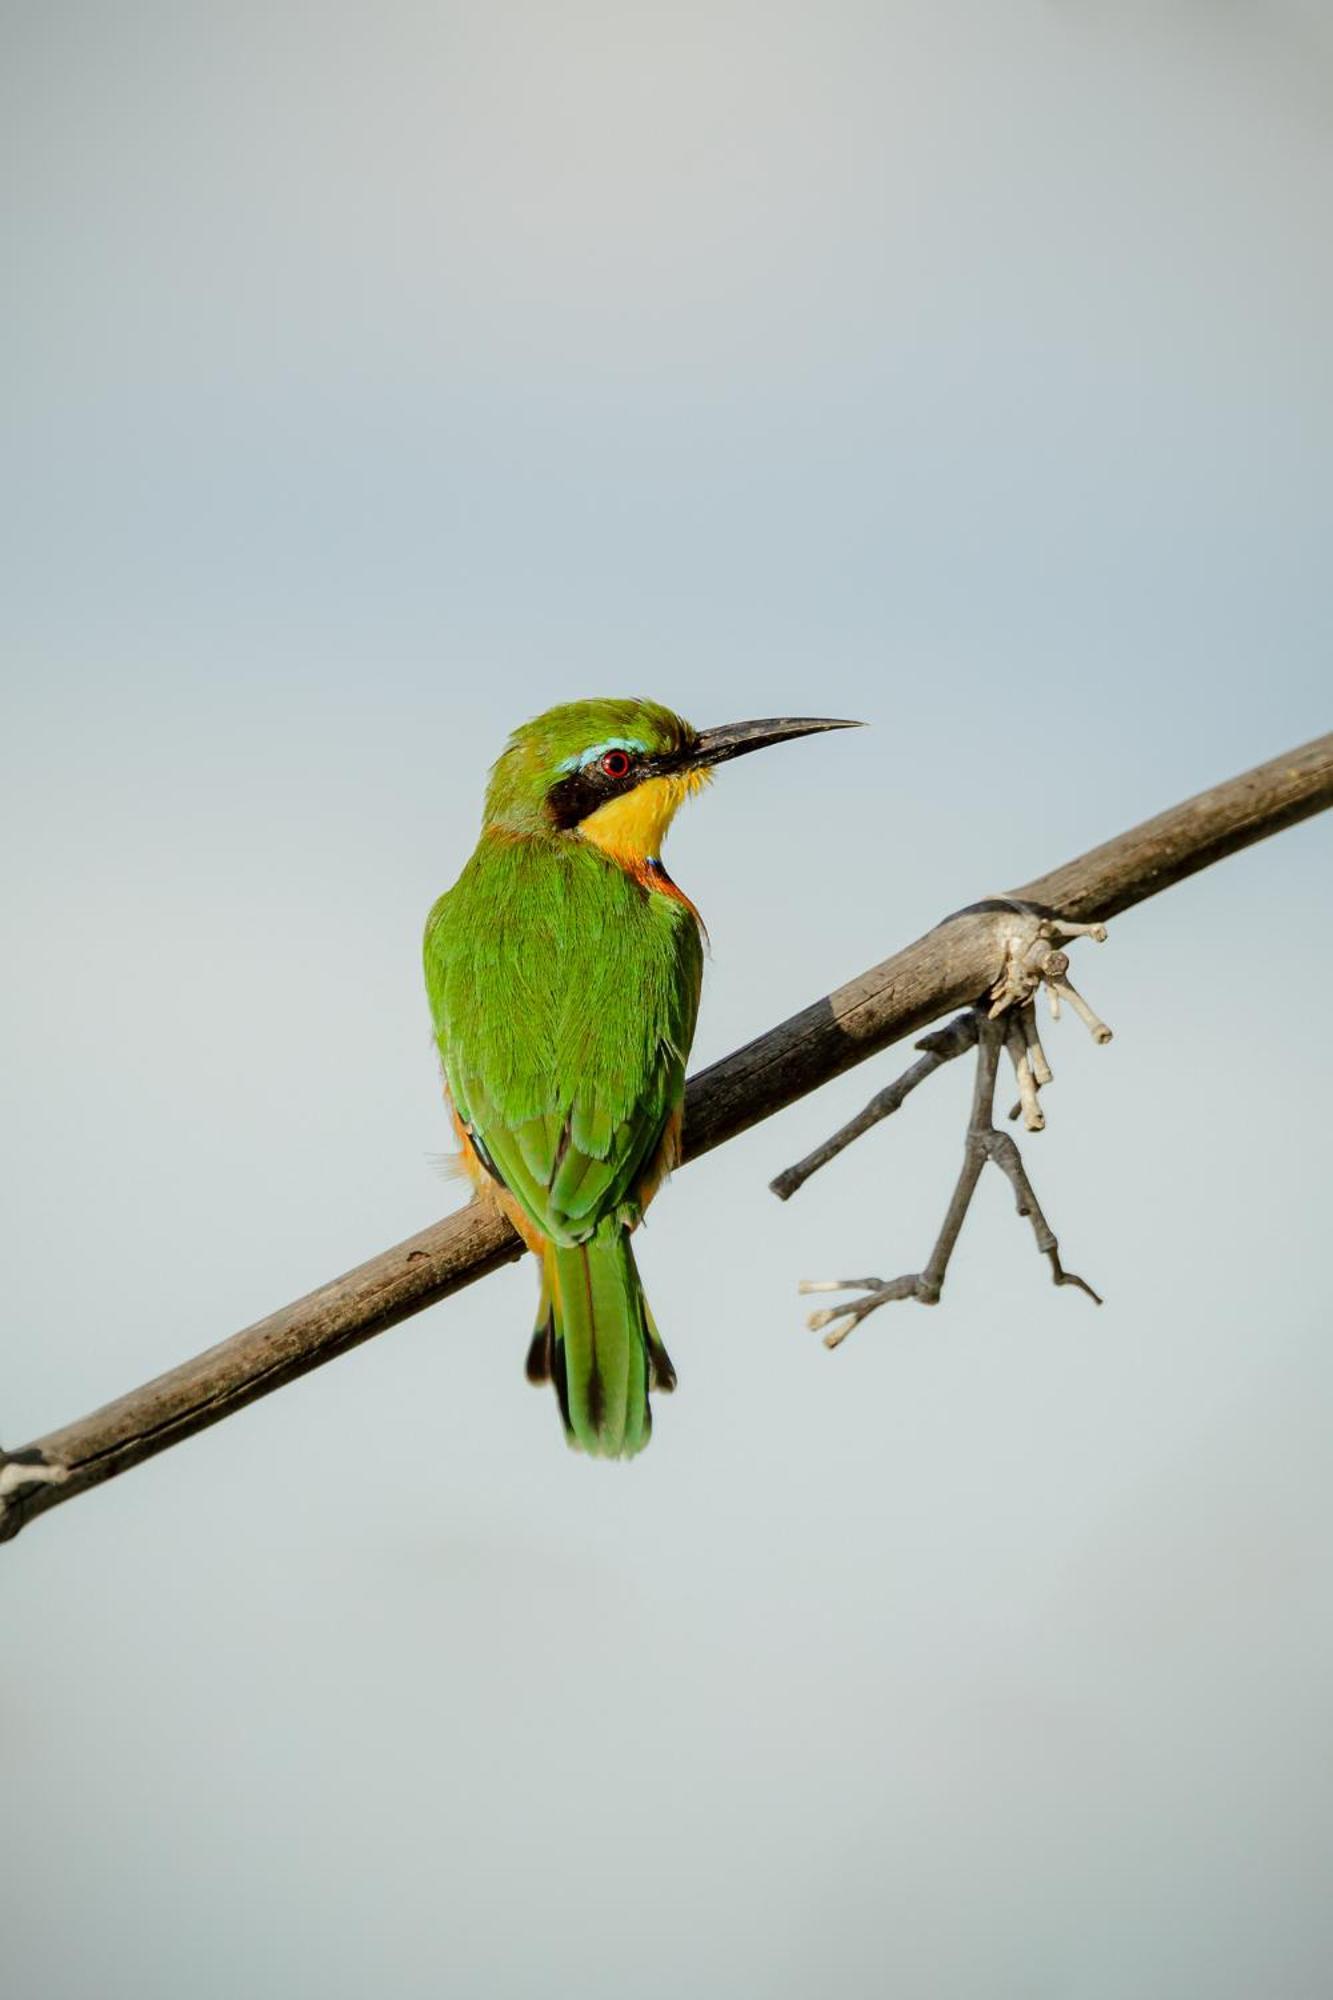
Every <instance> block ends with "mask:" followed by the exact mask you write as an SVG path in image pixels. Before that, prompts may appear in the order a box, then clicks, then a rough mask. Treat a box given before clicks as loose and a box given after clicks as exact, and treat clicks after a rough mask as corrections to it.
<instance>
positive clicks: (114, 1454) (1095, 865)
mask: <svg viewBox="0 0 1333 2000" xmlns="http://www.w3.org/2000/svg"><path fill="white" fill-rule="evenodd" d="M1329 805H1333V734H1330V735H1328V736H1323V737H1320V738H1318V739H1317V740H1316V741H1314V742H1312V743H1307V744H1305V745H1304V746H1302V747H1301V748H1300V749H1297V750H1293V751H1291V752H1289V753H1288V754H1287V755H1286V756H1282V757H1276V758H1274V759H1272V760H1271V762H1269V763H1267V764H1261V765H1259V766H1258V767H1257V769H1255V770H1253V771H1247V772H1246V773H1244V774H1243V775H1242V776H1240V777H1237V778H1232V779H1230V780H1228V782H1227V783H1225V784H1222V785H1217V786H1215V787H1214V788H1213V789H1212V790H1211V791H1207V792H1202V793H1200V794H1199V795H1198V797H1196V798H1193V799H1188V800H1186V801H1185V802H1184V803H1183V804H1181V805H1177V806H1173V807H1172V808H1171V809H1170V810H1169V811H1167V812H1164V813H1160V814H1158V816H1157V817H1156V818H1155V819H1151V820H1146V821H1144V823H1143V824H1142V825H1141V826H1137V827H1134V828H1132V829H1131V830H1130V831H1129V832H1128V833H1123V834H1120V835H1119V836H1118V837H1117V838H1116V839H1114V840H1110V841H1107V842H1106V843H1105V845H1104V846H1102V847H1097V848H1094V849H1093V850H1092V851H1091V852H1090V853H1088V854H1084V855H1081V856H1080V857H1079V858H1078V859H1077V860H1074V861H1070V862H1066V863H1065V864H1064V866H1063V867H1060V868H1057V869H1054V870H1053V871H1052V872H1051V873H1050V874H1048V875H1043V876H1040V877H1038V879H1037V880H1036V881H1033V882H1029V883H1026V884H1025V885H1024V886H1023V887H1022V888H1020V889H1018V890H1016V891H1014V892H1013V894H1012V895H1011V896H1009V897H1000V898H994V899H991V900H988V901H982V902H979V903H975V904H973V905H971V906H970V907H969V908H968V909H966V910H961V911H959V912H958V913H957V914H956V915H954V916H952V917H948V918H946V919H945V921H944V922H943V923H941V924H939V925H938V926H937V927H936V928H935V929H934V930H933V931H930V932H929V933H928V934H927V935H926V936H925V937H922V938H918V939H917V940H916V942H915V943H914V944H910V945H908V946H907V947H906V949H905V950H903V951H900V952H897V953H895V954H894V956H893V957H892V958H888V959H885V960H884V962H883V963H882V964H880V965H877V966H874V967H872V968H871V969H870V970H869V971H868V972H864V973H862V974H861V975H860V976H859V977H858V978H856V979H853V980H851V981H850V982H849V983H848V984H847V985H845V986H842V987H839V988H838V989H837V991H836V992H833V993H830V994H828V995H826V996H825V998H824V999H822V1000H817V1001H815V1002H814V1004H813V1005H812V1006H809V1007H807V1008H805V1009H804V1010H803V1011H802V1012H801V1013H799V1014H796V1015H793V1016H792V1018H791V1019H790V1020H787V1021H783V1022H781V1023H780V1024H779V1025H778V1026H777V1027H775V1028H771V1029H770V1030H769V1031H768V1032H767V1033H766V1034H763V1035H760V1036H759V1037H758V1038H757V1039H756V1040H755V1041H753V1042H750V1043H747V1045H746V1046H745V1047H744V1048H742V1049H738V1050H737V1051H736V1052H735V1053H734V1054H733V1055H730V1056H727V1057H726V1058H725V1059H724V1060H723V1061H721V1062H719V1063H714V1064H713V1065H712V1067H711V1068H710V1069H707V1070H705V1071H703V1072H702V1074H700V1075H699V1076H696V1077H695V1078H693V1079H692V1081H691V1083H690V1086H689V1091H688V1094H687V1098H686V1116H685V1153H686V1157H687V1158H689V1159H695V1158H698V1156H699V1155H700V1154H702V1153H706V1152H709V1151H711V1150H712V1148H713V1147H714V1146H719V1145H721V1144H723V1143H724V1141H726V1140H727V1139H730V1138H732V1137H734V1136H735V1134H736V1133H738V1132H742V1131H744V1130H746V1128H747V1127H749V1126H751V1125H754V1124H756V1123H758V1121H759V1120H760V1119H762V1118H767V1117H771V1116H772V1114H773V1113H774V1112H775V1111H780V1110H781V1109H783V1107H784V1106H786V1105H788V1104H791V1103H793V1102H794V1101H795V1100H796V1099H797V1098H798V1097H802V1096H804V1095H805V1094H806V1093H807V1092H808V1091H811V1090H814V1089H816V1088H817V1087H818V1086H819V1085H820V1084H822V1083H827V1082H828V1081H829V1080H830V1079H831V1078H833V1077H835V1076H839V1075H841V1074H842V1073H843V1071H844V1070H847V1069H850V1068H851V1067H852V1066H853V1064H855V1063H858V1062H863V1061H864V1060H865V1059H866V1057H867V1056H871V1055H874V1054H876V1053H877V1052H878V1051H879V1050H880V1049H883V1048H887V1047H888V1046H889V1044H890V1043H892V1042H896V1041H899V1040H900V1039H902V1037H904V1036H906V1035H911V1034H915V1033H917V1032H918V1031H919V1030H920V1029H922V1028H923V1027H926V1026H927V1025H928V1024H929V1023H930V1022H931V1021H934V1020H937V1019H938V1018H939V1016H940V1015H941V1014H945V1013H951V1012H953V1011H954V1010H955V1009H957V1008H959V1007H962V1006H971V1005H972V1004H973V1003H974V1002H975V1001H976V1000H977V999H978V998H979V996H980V995H982V994H984V993H986V992H987V991H988V990H989V989H990V988H991V987H992V986H993V985H994V983H995V981H996V979H997V978H998V977H999V976H1001V974H1002V972H1003V969H1004V967H1005V964H1006V962H1007V958H1008V955H1009V953H1010V949H1011V944H1012V942H1013V941H1014V939H1015V936H1016V934H1019V935H1021V936H1022V937H1023V938H1024V940H1025V942H1026V940H1027V938H1028V936H1029V935H1030V932H1029V930H1028V929H1027V928H1026V927H1025V925H1026V919H1025V918H1024V917H1023V916H1020V915H1019V914H1018V913H1017V912H1016V910H1015V905H1016V904H1019V905H1026V906H1027V907H1028V909H1029V910H1032V911H1036V912H1039V913H1044V914H1048V915H1051V916H1059V917H1060V918H1062V919H1064V920H1066V921H1068V922H1076V923H1077V922H1082V923H1097V922H1101V921H1104V920H1105V919H1106V918H1108V917H1112V916H1115V915H1116V914H1117V913H1118V912H1119V911H1121V910H1126V909H1129V908H1130V907H1131V906H1132V905H1133V904H1135V903H1139V902H1142V901H1143V900H1144V899H1145V898H1146V897H1148V896H1152V895H1156V894H1157V893H1158V891H1159V890H1162V889H1167V888H1170V887H1171V885H1172V884H1173V883H1175V882H1179V881H1181V880H1183V878H1184V877H1185V876H1187V875H1192V874H1194V873H1196V872H1197V871H1198V870H1199V869H1201V868H1206V867H1208V866H1210V865H1211V863H1213V862H1214V861H1219V860H1221V859H1222V858H1223V857H1224V856H1225V855H1228V854H1233V853H1235V852H1236V850H1237V849H1238V848H1241V847H1247V846H1249V845H1250V844H1251V843H1252V842H1254V841H1257V840H1262V839H1264V838H1265V836H1266V835H1268V834H1271V833H1276V832H1278V831H1279V830H1280V829H1281V828H1282V827H1286V826H1291V825H1293V824H1294V823H1295V822H1296V821H1298V820H1301V819H1306V818H1308V817H1309V816H1310V815H1311V814H1313V813H1317V812H1322V811H1323V810H1324V809H1325V808H1327V807H1328V806H1329ZM1034 1220H1035V1218H1034ZM521 1254H522V1249H521V1245H520V1243H519V1241H518V1239H517V1237H516V1236H515V1235H514V1233H513V1231H512V1230H511V1229H510V1228H509V1225H508V1223H506V1222H505V1221H504V1220H503V1219H502V1218H501V1217H500V1216H499V1215H498V1214H497V1213H495V1212H494V1211H493V1210H492V1209H491V1208H490V1207H489V1206H486V1205H483V1204H480V1203H476V1202H474V1203H472V1204H470V1205H469V1206H468V1207H467V1208H465V1209H463V1210H461V1211H460V1212H459V1213H457V1214H454V1215H450V1216H446V1217H445V1218H444V1220H443V1221H441V1222H437V1223H434V1224H433V1225H432V1226H431V1227H430V1228H429V1229H423V1230H422V1231H421V1232H420V1233H419V1234H418V1235H416V1236H413V1237H410V1238H409V1239H408V1240H407V1241H406V1242H405V1243H400V1244H397V1245H396V1246H395V1247H394V1248H393V1249H391V1250H386V1251H383V1252H382V1253H381V1254H380V1255H379V1256H377V1257H372V1258H371V1259H370V1261H369V1262H368V1263H365V1264H361V1265H358V1266H357V1268H356V1269H355V1270H353V1271H349V1272H348V1273H347V1274H346V1275H345V1276H344V1277H341V1278H335V1279H334V1280H333V1281H332V1282H331V1283H329V1284H326V1285H322V1286H321V1287H320V1288H319V1289H318V1290H317V1291H315V1292H311V1293H310V1294H309V1295H308V1296H307V1297H306V1298H304V1299H300V1300H298V1301H297V1302H296V1303H295V1304H294V1305H290V1306H285V1307H283V1308H282V1309H281V1310H280V1311H279V1312H276V1313H273V1314H271V1315H270V1317H269V1318H267V1319H264V1320H260V1321H259V1322H258V1324H257V1325H255V1326H252V1327H248V1328H247V1329H246V1330H245V1331H244V1332H242V1333H238V1334H234V1335H233V1336H232V1337H231V1339H229V1340H224V1341H222V1342H220V1343H219V1344H218V1345H217V1346H216V1347H211V1348H209V1349H208V1350H207V1352H205V1353H203V1354H200V1355H197V1356H195V1357H194V1359H192V1360H190V1361H187V1362H185V1363H183V1364H182V1365H181V1366H180V1367H179V1368H173V1369H172V1370H170V1371H169V1372H168V1373H167V1374H165V1375H160V1376H158V1377H157V1378H156V1380H155V1381H152V1382H149V1383H147V1384H145V1385H144V1386H143V1387H142V1388H139V1389H135V1390H132V1391H131V1392H130V1393H129V1394H128V1395H126V1396H122V1397H120V1398H119V1399H118V1400H117V1401H116V1402H114V1403H108V1404H107V1405H106V1406H105V1407H104V1408H102V1409H100V1410H95V1411H94V1412H93V1413H92V1414H91V1415H90V1416H86V1417H82V1418H79V1419H78V1420H77V1421H76V1422H74V1423H71V1424H67V1425H65V1426H64V1427H63V1428H61V1429H59V1430H56V1431H52V1432H50V1433H49V1434H48V1435H47V1436H45V1437H42V1438H38V1439H37V1440H36V1441H35V1442H34V1443H32V1444H30V1445H27V1446H25V1447H24V1448H23V1449H22V1450H20V1451H16V1452H12V1453H8V1454H4V1453H0V1539H3V1538H5V1537H7V1536H10V1535H14V1534H17V1532H18V1530H19V1529H20V1528H21V1527H22V1526H23V1525H24V1523H25V1521H27V1520H29V1519H31V1518H33V1517H34V1516H35V1515H37V1514H40V1513H45V1512H46V1511H47V1510H48V1509H49V1508H51V1507H56V1506H59V1505H60V1504H61V1503H62V1502H63V1501H65V1500H69V1499H72V1498H73V1497H74V1495H75V1494H76V1493H82V1492H85V1491H86V1490H87V1489H88V1488H89V1487H91V1486H96V1485H99V1484H100V1483H101V1482H102V1481H103V1480H106V1479H113V1478H115V1477H116V1476H117V1475H118V1474H119V1473H122V1472H125V1471H128V1469H129V1468H130V1467H131V1466H133V1465H137V1464H139V1463H140V1462H141V1461H142V1460H143V1459H146V1458H151V1457H152V1456H153V1455H154V1454H155V1453H157V1452H159V1451H165V1450H166V1449H167V1447H168V1446H169V1445H173V1444H177V1443H179V1442H180V1440H181V1439H183V1438H186V1437H190V1436H192V1435H193V1434H194V1433H195V1432H196V1431H200V1430H203V1429H205V1428H206V1427H207V1426H208V1425H209V1424H213V1423H217V1422H218V1421H219V1420H220V1419H221V1418H223V1417H226V1416H230V1415H231V1414H232V1412H233V1411H235V1410H238V1409H241V1408H243V1407H244V1405H245V1404H247V1403H250V1402H253V1401H255V1399H256V1398H257V1397H259V1396H264V1395H267V1394H268V1393H269V1391H270V1390H272V1389H277V1388H280V1387H281V1386H282V1385H283V1384H284V1383H285V1382H291V1381H294V1380H295V1379H296V1377H297V1376H298V1375H304V1374H306V1373H307V1372H308V1371H309V1370H310V1369H312V1368H318V1367H320V1366H321V1365H322V1364H323V1363H324V1362H326V1361H331V1360H333V1359H334V1357H335V1356H337V1355H339V1354H342V1353H344V1352H346V1350H347V1349H348V1348H350V1347H355V1346H356V1345H357V1344H358V1343H359V1342H361V1341H363V1340H368V1339H369V1338H370V1337H371V1336H372V1335H373V1334H376V1333H382V1332H383V1331H384V1330H385V1328H387V1327H390V1326H394V1325H396V1324H397V1323H398V1321H399V1320H403V1319H406V1318H408V1317H409V1316H410V1315H411V1314H412V1313H416V1312H420V1311H421V1310H422V1309H423V1307H425V1306H428V1305H432V1304H434V1302H435V1301H436V1300H437V1299H441V1298H444V1297H447V1296H448V1294H449V1293H451V1292H456V1291H459V1290H461V1289H462V1287H463V1286H464V1285H469V1284H472V1283H473V1282H474V1281H475V1280H476V1279H478V1278H482V1277H485V1276H487V1275H488V1274H489V1273H490V1272H491V1271H494V1270H496V1269H497V1268H498V1267H499V1266H500V1265H501V1264H506V1263H508V1262H510V1261H511V1260H512V1259H514V1258H516V1257H518V1256H519V1255H521Z"/></svg>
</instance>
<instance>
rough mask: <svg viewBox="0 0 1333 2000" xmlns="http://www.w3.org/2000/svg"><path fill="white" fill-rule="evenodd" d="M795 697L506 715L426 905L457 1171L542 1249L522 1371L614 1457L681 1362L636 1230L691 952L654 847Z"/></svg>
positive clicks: (677, 1091)
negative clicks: (551, 1391) (742, 703)
mask: <svg viewBox="0 0 1333 2000" xmlns="http://www.w3.org/2000/svg"><path fill="white" fill-rule="evenodd" d="M854 726H855V725H854V724H849V723H843V722H835V721H830V720H815V719H812V718H810V717H805V716H802V717H784V718H782V719H780V720H770V721H766V722H739V723H731V724H729V725H728V726H727V727H725V728H722V729H705V730H702V731H701V730H695V729H692V728H691V727H690V725H689V723H688V722H684V721H682V719H681V718H680V716H678V715H673V714H672V713H671V711H670V710H669V709H666V708H662V707H659V705H658V704H657V703H656V702H652V701H576V702H569V703H567V704H566V705H565V706H563V707H561V708H552V709H548V710H547V712H546V714H545V715H539V716H537V717H535V719H534V720H533V721H531V722H526V723H524V725H523V727H522V728H521V729H516V730H515V731H514V734H513V735H512V736H511V737H510V739H509V742H508V744H507V745H506V747H505V750H504V752H503V754H502V755H501V756H500V758H499V759H498V761H497V763H496V764H495V766H494V769H493V770H492V772H491V777H490V784H489V786H488V788H487V792H486V805H485V813H484V816H483V821H482V830H481V838H480V840H479V841H478V842H477V847H476V851H475V852H474V854H473V856H472V858H471V860H470V861H469V862H468V864H467V866H466V867H465V868H464V870H463V872H462V874H461V875H460V876H459V878H458V881H457V882H456V883H455V884H454V886H453V888H452V889H450V890H449V891H448V892H447V893H446V894H445V895H443V896H441V898H440V900H439V901H438V903H436V905H435V907H434V909H433V910H432V911H431V913H430V917H429V919H428V921H427V924H426V942H425V959H426V989H427V992H428V993H429V996H430V1004H431V1011H432V1013H433V1015H434V1020H435V1035H436V1040H437V1042H438V1044H439V1051H440V1060H441V1064H442V1066H443V1070H444V1080H445V1086H446V1089H447V1091H448V1094H449V1097H450V1098H451V1100H452V1104H453V1116H454V1125H455V1129H456V1131H457V1133H458V1137H459V1142H460V1144H461V1146H462V1149H463V1158H464V1161H465V1163H466V1166H467V1169H468V1172H469V1174H470V1175H471V1177H472V1179H473V1181H474V1183H475V1184H476V1186H477V1188H478V1190H479V1191H483V1192H486V1191H488V1192H489V1193H490V1195H491V1196H492V1197H493V1198H494V1199H495V1200H497V1201H498V1202H499V1204H500V1207H501V1208H502V1209H503V1210H504V1212H505V1214H506V1215H507V1216H508V1217H509V1219H510V1221H511V1222H512V1223H513V1225H514V1227H515V1229H517V1231H518V1232H519V1234H520V1236H522V1238H523V1240H524V1242H525V1243H526V1244H527V1245H528V1247H529V1249H530V1250H532V1251H534V1252H535V1253H536V1255H537V1256H538V1257H539V1258H540V1260H541V1270H542V1281H541V1300H540V1304H539V1306H538V1310H537V1327H536V1331H535V1333H534V1334H533V1337H532V1344H531V1346H530V1348H529V1350H528V1375H529V1378H530V1379H531V1380H532V1381H534V1382H543V1381H547V1380H550V1381H553V1382H554V1384H555V1391H556V1395H557V1397H558V1399H559V1402H560V1412H561V1415H562V1416H563V1418H564V1422H565V1434H566V1436H567V1438H568V1439H569V1442H570V1444H571V1445H574V1446H575V1447H576V1448H579V1449H582V1450H584V1451H587V1452H592V1453H595V1454H598V1455H600V1456H602V1457H605V1458H629V1457H632V1456H633V1454H634V1453H635V1452H638V1451H641V1450H642V1449H643V1447H644V1446H645V1445H646V1444H647V1442H648V1439H649V1436H650V1434H651V1430H652V1413H651V1410H650V1408H649V1403H648V1390H649V1386H650V1385H651V1386H652V1387H653V1388H656V1389H663V1390H665V1389H671V1388H673V1387H674V1386H675V1381H676V1375H675V1370H674V1369H673V1368H672V1366H671V1362H670V1360H669V1359H668V1357H667V1352H666V1349H665V1348H664V1347H663V1345H662V1341H661V1337H660V1335H659V1334H658V1331H657V1327H656V1324H655V1323H654V1320H653V1316H652V1313H651V1312H650V1311H649V1309H648V1301H647V1300H646V1299H645V1297H644V1295H643V1289H642V1287H641V1285H640V1283H639V1274H638V1270H637V1268H636V1266H635V1262H634V1252H633V1249H632V1247H631V1244H630V1236H631V1234H632V1232H633V1231H634V1229H635V1228H636V1227H637V1225H638V1223H639V1221H640V1219H641V1218H642V1216H643V1212H644V1210H645V1209H646V1208H647V1206H648V1204H649V1202H650V1201H651V1200H652V1198H653V1196H654V1194H655V1193H656V1192H657V1189H658V1186H659V1185H660V1183H661V1181H662V1179H663V1177H664V1175H666V1174H667V1173H668V1172H669V1171H670V1169H671V1168H672V1167H673V1166H674V1165H675V1164H676V1161H677V1160H678V1158H679V1155H680V1126H681V1111H682V1105H683V1102H684V1095H685V1062H686V1058H687V1056H688V1055H689V1050H690V1042H691V1040H692V1039H693V1036H694V1022H695V1016H696V1014H697V1012H698V1006H699V985H700V980H701V978H702V974H703V947H702V942H701V936H700V932H701V925H700V920H699V914H698V912H697V910H696V909H695V907H694V905H693V903H691V901H690V900H689V898H688V896H686V895H685V894H684V892H683V891H682V890H680V889H678V888H677V887H676V885H675V883H674V882H673V881H672V879H671V877H670V876H669V875H668V874H667V872H666V869H665V868H664V867H663V866H662V842H663V840H664V839H665V837H666V832H667V828H668V827H669V826H670V824H671V821H672V819H673V817H674V816H675V813H676V811H677V808H678V807H679V806H680V805H681V804H682V803H683V801H684V800H685V799H687V798H688V797H689V795H690V794H691V792H694V791H697V790H698V789H699V788H700V786H701V785H704V784H706V783H707V781H708V779H709V777H710V776H711V773H712V768H713V766H714V765H715V764H720V763H722V762H723V761H724V760H725V759H727V758H730V757H740V756H744V755H745V754H746V753H747V752H748V751H751V750H760V749H762V748H763V747H764V746H765V745H766V744H769V743H782V742H785V741H786V740H787V738H788V737H793V736H806V735H809V734H810V733H811V732H812V731H814V730H820V729H844V728H851V727H854Z"/></svg>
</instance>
